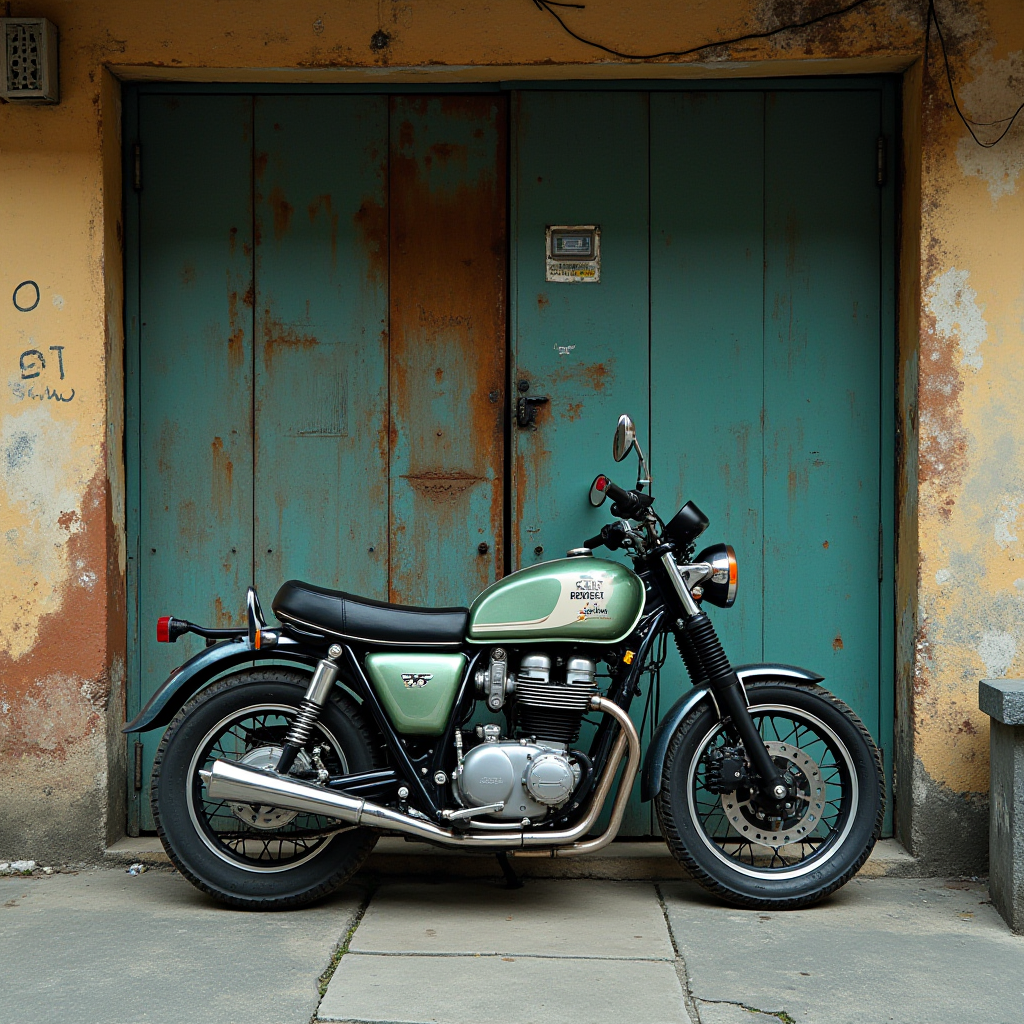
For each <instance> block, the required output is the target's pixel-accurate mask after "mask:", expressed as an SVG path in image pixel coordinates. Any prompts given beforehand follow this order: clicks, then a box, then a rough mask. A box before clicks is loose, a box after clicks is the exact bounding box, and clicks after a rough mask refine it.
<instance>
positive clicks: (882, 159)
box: [875, 135, 886, 185]
mask: <svg viewBox="0 0 1024 1024" xmlns="http://www.w3.org/2000/svg"><path fill="white" fill-rule="evenodd" d="M885 150H886V146H885V136H884V135H879V136H878V143H877V148H876V155H875V182H876V183H877V184H878V185H884V184H885V175H886V152H885Z"/></svg>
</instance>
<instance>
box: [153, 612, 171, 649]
mask: <svg viewBox="0 0 1024 1024" xmlns="http://www.w3.org/2000/svg"><path fill="white" fill-rule="evenodd" d="M156 642H157V643H158V644H169V643H170V642H171V617H170V615H161V616H160V618H159V619H157V620H156Z"/></svg>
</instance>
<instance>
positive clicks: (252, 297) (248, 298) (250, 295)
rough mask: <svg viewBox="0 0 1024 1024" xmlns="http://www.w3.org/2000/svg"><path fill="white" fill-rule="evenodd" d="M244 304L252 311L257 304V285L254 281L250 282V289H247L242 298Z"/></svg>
mask: <svg viewBox="0 0 1024 1024" xmlns="http://www.w3.org/2000/svg"><path fill="white" fill-rule="evenodd" d="M242 302H243V303H245V305H247V306H248V307H249V308H250V309H252V307H253V305H254V304H255V302H256V284H255V282H254V281H250V282H249V287H248V288H246V290H245V294H244V295H243V296H242Z"/></svg>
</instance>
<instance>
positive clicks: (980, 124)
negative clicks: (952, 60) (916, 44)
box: [531, 0, 1024, 149]
mask: <svg viewBox="0 0 1024 1024" xmlns="http://www.w3.org/2000/svg"><path fill="white" fill-rule="evenodd" d="M870 2H871V0H853V2H852V3H848V4H845V5H844V6H842V7H836V8H835V9H834V10H831V11H824V12H823V13H821V14H817V15H815V16H814V17H813V18H807V19H805V20H804V21H795V22H792V23H791V24H788V25H780V26H779V27H778V28H773V29H768V30H767V31H765V32H748V33H746V34H745V35H742V36H734V37H733V38H731V39H718V40H715V41H713V42H710V43H699V44H698V45H697V46H691V47H689V48H688V49H685V50H662V51H661V52H660V53H627V52H626V51H624V50H616V49H615V48H614V47H613V46H606V45H605V44H604V43H599V42H597V41H596V40H594V39H588V38H587V37H586V36H582V35H580V34H579V33H578V32H576V31H574V30H573V29H571V28H570V27H569V26H568V25H567V24H566V23H565V21H564V20H563V19H562V16H561V15H560V14H559V13H558V11H556V10H555V8H556V7H562V8H568V9H571V10H576V11H583V10H586V6H587V5H586V4H581V3H568V2H565V0H531V3H532V4H533V5H534V7H536V8H537V10H538V11H541V12H546V13H547V14H550V15H551V17H552V18H554V19H555V21H557V22H558V24H559V26H560V27H561V28H562V31H564V32H565V33H566V34H567V35H569V36H571V37H572V38H573V39H575V40H576V41H577V42H580V43H583V44H584V45H585V46H589V47H591V48H592V49H595V50H600V51H601V52H602V53H607V54H610V55H611V56H612V57H621V58H622V59H623V60H658V59H659V58H661V57H688V56H690V55H691V54H694V53H699V52H700V51H701V50H708V49H711V48H712V47H716V46H732V45H734V44H735V43H743V42H747V41H748V40H751V39H769V38H771V37H772V36H776V35H778V34H779V33H780V32H792V31H795V30H796V29H801V28H807V27H808V26H810V25H816V24H818V23H819V22H822V21H825V20H827V19H829V18H837V17H839V16H840V15H843V14H848V13H849V12H850V11H852V10H854V9H855V8H857V7H862V6H863V5H864V4H867V3H870ZM933 24H934V25H935V31H936V34H937V35H938V37H939V44H940V47H941V49H942V61H943V65H944V66H945V71H946V82H947V83H948V85H949V95H950V97H951V98H952V100H953V107H954V109H955V110H956V112H957V114H958V116H959V117H960V120H961V121H963V123H964V127H966V129H967V130H968V131H969V132H970V133H971V138H972V139H974V141H975V142H976V143H977V144H978V145H979V146H981V147H982V148H983V149H991V148H992V147H993V146H997V145H998V144H999V143H1000V142H1002V141H1003V139H1004V138H1005V137H1006V134H1007V132H1009V131H1010V129H1011V128H1012V127H1013V125H1014V122H1015V121H1016V120H1017V117H1018V116H1019V115H1020V113H1021V112H1022V111H1024V102H1022V103H1021V105H1020V106H1019V107H1018V108H1017V109H1016V110H1015V111H1014V112H1013V114H1011V115H1010V116H1008V117H1000V118H998V119H997V120H995V121H975V120H974V119H973V118H970V117H968V116H967V115H966V114H965V113H964V112H963V110H962V109H961V108H960V102H959V100H958V99H957V97H956V89H955V88H954V86H953V72H952V70H951V69H950V66H949V54H948V52H947V51H946V39H945V36H943V34H942V26H941V25H940V24H939V13H938V11H937V10H936V9H935V0H928V10H927V13H926V15H925V61H926V62H927V59H928V42H929V40H930V38H931V30H932V25H933ZM1000 124H1005V125H1006V127H1005V128H1004V129H1003V130H1002V131H1001V132H1000V133H999V135H998V136H996V138H994V139H993V140H992V141H991V142H984V141H982V140H981V139H979V138H978V135H977V133H976V132H975V130H974V129H975V128H994V127H995V126H996V125H1000Z"/></svg>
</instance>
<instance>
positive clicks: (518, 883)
mask: <svg viewBox="0 0 1024 1024" xmlns="http://www.w3.org/2000/svg"><path fill="white" fill-rule="evenodd" d="M497 857H498V864H499V865H500V866H501V873H502V874H503V875H504V876H505V888H506V889H522V887H523V880H522V879H521V878H520V877H519V876H518V875H517V874H516V872H515V868H513V867H512V865H511V864H509V862H508V854H507V853H506V852H505V851H504V850H499V851H498V854H497Z"/></svg>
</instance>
